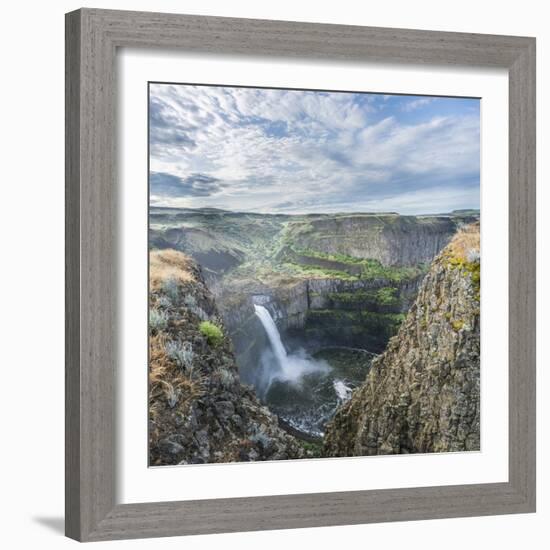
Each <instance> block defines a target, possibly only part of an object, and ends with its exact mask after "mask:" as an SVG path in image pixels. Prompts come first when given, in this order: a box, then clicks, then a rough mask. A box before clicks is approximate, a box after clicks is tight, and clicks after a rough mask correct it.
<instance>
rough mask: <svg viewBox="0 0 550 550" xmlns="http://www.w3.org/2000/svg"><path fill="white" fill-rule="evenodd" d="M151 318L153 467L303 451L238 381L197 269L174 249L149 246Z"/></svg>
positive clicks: (232, 358)
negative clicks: (152, 248) (154, 249)
mask: <svg viewBox="0 0 550 550" xmlns="http://www.w3.org/2000/svg"><path fill="white" fill-rule="evenodd" d="M149 325H150V371H149V373H150V374H149V376H150V383H149V452H150V454H149V460H150V464H151V465H152V466H159V465H167V464H200V463H207V462H233V461H241V462H242V461H249V460H280V459H289V458H301V457H303V456H304V451H303V448H302V446H300V444H299V443H298V442H297V441H296V439H295V438H294V437H292V436H291V435H289V434H287V433H286V432H284V431H283V430H282V429H280V428H279V426H278V421H277V417H276V416H275V415H273V414H272V413H271V412H270V411H269V410H268V409H267V408H266V407H264V406H262V404H261V403H260V402H259V401H258V399H257V397H256V395H255V393H254V391H253V390H252V389H251V388H250V387H248V386H245V385H243V384H242V383H241V381H240V378H239V372H238V369H237V365H236V362H235V356H234V353H233V346H232V344H231V341H230V339H229V337H228V336H227V333H226V330H225V327H224V325H223V322H222V320H221V317H220V315H219V312H218V310H217V308H216V305H215V303H214V299H213V296H212V294H211V292H210V291H209V289H208V288H207V287H206V285H205V283H204V279H203V276H202V273H201V270H200V269H199V268H198V267H197V265H196V263H195V262H194V261H193V260H192V259H191V258H189V257H188V256H185V255H184V254H182V253H180V252H177V251H175V250H157V251H152V252H151V253H150V314H149Z"/></svg>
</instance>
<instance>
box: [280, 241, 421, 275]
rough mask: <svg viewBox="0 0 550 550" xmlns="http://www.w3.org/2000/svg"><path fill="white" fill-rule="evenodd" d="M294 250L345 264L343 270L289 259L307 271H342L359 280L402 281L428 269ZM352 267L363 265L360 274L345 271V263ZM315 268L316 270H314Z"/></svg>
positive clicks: (300, 253) (331, 272) (333, 272)
mask: <svg viewBox="0 0 550 550" xmlns="http://www.w3.org/2000/svg"><path fill="white" fill-rule="evenodd" d="M292 252H293V253H294V254H296V255H298V256H304V257H307V258H310V259H313V260H314V259H316V258H317V259H319V260H327V261H332V262H338V263H340V264H343V268H342V269H341V270H334V269H326V268H323V267H321V266H309V265H308V266H304V265H302V264H299V263H297V262H296V260H293V261H289V260H290V258H289V259H287V263H289V264H291V265H293V266H298V267H299V268H301V270H302V271H305V272H307V273H312V272H315V273H317V272H318V273H320V274H326V276H336V277H337V276H341V274H342V273H345V274H346V277H345V278H347V279H350V278H351V280H357V279H388V280H390V281H395V282H401V281H404V280H406V279H412V278H414V277H416V276H418V275H420V274H421V273H424V272H426V271H427V266H424V265H419V266H415V267H394V266H383V265H382V264H381V263H380V261H378V260H374V259H370V258H354V257H353V256H347V255H345V254H327V253H325V252H319V251H317V250H311V249H298V248H292ZM346 264H347V265H349V266H350V267H352V266H353V267H354V268H357V266H360V267H361V274H360V275H359V276H356V275H352V274H350V273H348V272H347V271H345V265H346ZM313 270H314V271H313ZM335 274H339V275H335Z"/></svg>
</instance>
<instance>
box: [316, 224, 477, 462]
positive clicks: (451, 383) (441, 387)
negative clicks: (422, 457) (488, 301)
mask: <svg viewBox="0 0 550 550" xmlns="http://www.w3.org/2000/svg"><path fill="white" fill-rule="evenodd" d="M479 269H480V265H479V225H478V224H473V225H471V226H468V227H466V228H464V229H462V230H461V231H459V232H458V233H457V235H456V236H455V237H454V238H453V240H452V241H451V242H450V244H449V245H448V246H447V247H446V248H445V249H444V250H443V251H442V252H441V254H440V255H439V256H438V257H437V258H436V259H435V260H434V261H433V263H432V265H431V268H430V270H429V272H428V274H427V275H426V277H425V279H424V281H423V283H422V285H421V287H420V290H419V293H418V296H417V298H416V301H415V302H414V304H413V305H412V307H411V309H410V311H409V313H408V315H407V317H406V319H405V321H404V322H403V324H402V325H401V327H400V329H399V332H398V334H397V335H396V336H394V337H393V338H392V339H391V340H390V341H389V344H388V347H387V349H386V351H385V352H384V353H383V354H382V355H381V356H379V357H378V358H377V359H375V360H374V362H373V365H372V368H371V370H370V372H369V374H368V376H367V379H366V381H365V383H364V384H363V385H362V386H361V387H360V388H358V389H357V390H356V391H355V392H354V393H353V396H352V398H351V399H350V400H349V401H348V402H347V403H345V404H344V405H343V406H342V407H341V408H340V409H339V410H338V411H337V413H336V415H335V417H334V418H333V420H332V421H331V422H330V423H329V425H328V426H327V429H326V437H325V443H324V454H325V455H326V456H358V455H377V454H394V453H427V452H446V451H470V450H479V448H480V416H479V415H480V411H479V396H480V393H479V372H480V365H479V354H480V340H479V335H480V327H479V273H480V271H479Z"/></svg>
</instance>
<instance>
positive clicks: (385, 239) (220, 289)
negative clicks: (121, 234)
mask: <svg viewBox="0 0 550 550" xmlns="http://www.w3.org/2000/svg"><path fill="white" fill-rule="evenodd" d="M478 218H479V216H478V213H477V212H475V211H457V212H452V213H450V214H444V215H435V216H400V215H398V214H395V213H386V214H380V213H376V214H374V213H373V214H368V213H358V214H315V215H271V214H258V213H246V212H244V213H239V212H229V211H224V210H217V209H197V210H192V209H177V208H156V207H152V208H151V211H150V236H149V242H150V248H151V249H152V251H153V252H155V253H159V254H162V253H168V254H170V253H172V252H176V251H177V252H178V253H182V254H183V255H185V257H186V258H188V262H189V263H190V265H193V266H195V267H193V268H192V271H193V272H194V273H195V270H196V275H195V276H194V279H196V280H197V281H199V283H197V284H200V285H201V289H202V290H201V293H202V294H204V295H206V294H208V300H209V301H210V302H211V304H212V305H211V306H209V307H210V309H211V310H212V311H215V314H214V318H215V319H216V321H215V325H216V326H219V327H222V330H223V334H224V338H226V340H227V345H228V348H227V350H226V352H224V354H223V355H224V356H226V360H228V359H227V357H228V356H231V358H232V359H231V363H232V369H233V371H235V372H234V375H235V377H236V379H237V382H236V384H238V387H242V388H247V390H246V391H249V392H251V393H250V394H247V395H249V397H248V398H247V399H252V397H250V396H253V399H254V400H255V401H254V402H255V403H257V404H258V407H260V408H261V407H263V408H265V409H266V411H267V413H269V415H271V416H270V417H269V418H270V420H269V422H267V421H266V422H264V423H263V424H265V425H268V426H271V427H270V428H269V429H268V430H267V431H270V430H271V431H270V433H271V435H270V436H269V437H270V438H271V439H274V440H277V439H278V438H279V439H281V438H282V439H281V440H285V441H286V443H285V445H286V447H288V449H290V450H288V451H286V450H285V451H284V452H283V451H279V454H280V455H281V456H284V457H287V458H296V457H298V456H299V455H300V453H302V454H301V455H300V456H350V455H353V454H377V453H375V452H374V451H373V450H372V449H373V443H372V440H373V438H374V435H372V434H371V436H369V437H370V439H369V444H364V443H358V442H357V441H359V440H361V441H363V439H361V438H362V437H363V435H361V436H359V435H357V432H358V431H361V434H363V431H364V430H363V429H361V430H359V427H358V426H359V425H364V424H365V423H366V422H367V421H366V420H365V419H364V418H363V417H362V419H361V420H357V419H355V420H353V421H352V420H350V419H351V418H352V417H353V418H355V416H357V412H356V411H358V410H364V409H365V408H366V409H368V410H369V411H371V414H374V412H373V410H374V409H379V410H380V411H382V410H384V411H386V413H387V409H385V408H384V407H383V406H382V404H381V402H378V401H375V402H373V403H374V404H373V403H371V401H370V400H365V399H364V398H359V397H356V396H357V395H359V394H361V395H363V394H364V392H365V391H366V390H365V389H364V388H365V384H367V382H366V381H369V380H370V382H368V384H370V386H369V387H371V388H372V387H373V384H375V382H373V381H372V380H371V378H373V377H374V376H375V375H374V374H372V373H376V372H380V369H381V367H380V365H381V357H385V358H386V359H385V361H386V362H388V363H391V364H392V365H393V364H394V363H395V364H396V365H397V364H398V361H397V360H392V361H390V359H389V358H388V354H389V352H390V350H391V349H394V348H395V346H396V344H395V341H396V339H399V340H400V341H402V340H404V339H406V336H407V334H408V333H404V332H403V331H404V328H403V327H404V326H407V327H409V329H408V330H409V331H412V329H411V328H410V320H409V319H410V316H411V314H412V313H411V312H413V311H418V310H419V308H420V307H421V306H420V305H419V300H431V299H432V298H431V297H430V293H434V292H436V291H437V292H439V290H438V289H439V287H437V285H435V284H431V285H428V284H427V283H426V281H428V280H431V279H430V277H432V271H433V269H434V264H433V263H432V262H434V259H435V261H436V262H438V261H439V262H440V261H441V260H439V259H438V258H440V255H441V254H443V253H444V251H446V250H448V248H449V247H450V246H451V245H452V242H453V239H454V238H456V235H457V234H458V233H460V232H462V231H463V230H464V228H465V227H469V226H471V225H472V224H474V226H475V224H476V222H477V220H478ZM478 233H479V230H478ZM477 250H479V245H478V248H477ZM437 265H439V264H437ZM478 265H479V264H478ZM455 267H456V266H455ZM462 271H463V270H461V269H458V270H457V271H456V272H452V273H451V272H449V273H446V272H445V273H443V274H442V275H441V277H443V279H444V280H445V281H447V280H449V281H451V279H450V277H451V276H454V277H455V279H454V280H453V281H454V282H453V281H451V282H448V285H450V286H449V288H448V289H447V297H448V298H449V297H451V296H452V294H453V293H455V292H456V289H457V288H458V286H457V285H458V281H459V280H461V278H463V277H464V276H465V275H464V273H463V272H462ZM466 275H467V273H466ZM457 277H458V279H457ZM439 294H441V293H439ZM161 298H162V296H161ZM463 298H464V296H462V295H459V294H458V295H457V298H456V299H458V300H462V299H463ZM453 299H454V298H453ZM161 302H162V300H161ZM155 303H156V302H155ZM180 307H183V308H185V307H186V305H185V304H180ZM212 308H213V309H212ZM157 309H158V308H157ZM477 309H478V312H479V307H478V308H477ZM447 314H449V315H454V310H452V311H451V313H449V311H444V312H443V313H442V314H441V315H443V318H444V319H446V317H445V315H447ZM478 314H479V313H478ZM198 320H200V319H198ZM447 321H448V320H447ZM453 321H456V322H457V323H458V321H461V322H464V324H465V326H467V327H470V326H475V322H474V321H472V319H470V318H468V320H467V321H466V320H464V319H462V317H461V318H460V319H458V318H457V319H454V318H453ZM419 322H420V321H419ZM422 322H423V323H425V324H426V326H425V327H424V328H425V329H426V328H431V327H432V326H438V323H440V322H441V316H439V317H436V316H433V317H429V316H427V317H425V318H424V319H423V321H422ZM472 323H473V325H472ZM447 324H448V323H447ZM455 325H456V323H455ZM417 328H418V327H417ZM178 330H180V331H181V328H180V329H178ZM453 330H454V329H453ZM461 330H464V329H463V327H461ZM455 332H457V333H459V332H460V331H455ZM176 334H177V331H176V332H174V333H173V336H174V337H176ZM461 334H462V333H461ZM399 335H401V336H399ZM453 335H454V332H449V333H447V332H444V333H442V336H441V339H442V341H445V342H447V341H450V340H449V339H450V338H451V337H453ZM475 337H476V336H475V334H474V339H475ZM180 339H181V338H180ZM408 341H409V348H412V347H414V349H415V350H417V353H419V354H420V355H422V354H421V352H419V351H418V349H420V348H421V347H422V345H424V344H425V343H424V342H417V341H414V342H413V343H411V339H410V338H409V339H408ZM477 341H478V342H479V334H477ZM438 345H440V343H439V344H438ZM392 346H393V347H392ZM409 348H407V349H406V350H405V348H403V349H401V348H399V350H398V351H394V354H397V355H404V356H410V354H411V353H412V352H411V351H410V349H409ZM455 348H456V349H459V348H460V349H462V342H461V343H459V344H457V345H455ZM455 348H453V349H455ZM434 349H436V348H433V347H432V348H431V351H430V353H432V354H433V353H434ZM442 349H443V350H445V349H446V348H445V347H444V346H443V347H442ZM456 349H455V351H456ZM211 351H214V350H211ZM218 352H219V349H218ZM445 353H446V352H445ZM457 353H458V352H457ZM381 354H382V355H381ZM407 354H409V355H407ZM474 356H475V349H473V351H472V350H471V353H470V356H469V362H470V363H471V364H474V363H475V357H474ZM451 359H452V358H448V361H447V363H449V362H451ZM477 365H478V367H477V368H478V369H479V360H478V363H477ZM404 368H405V367H404V366H403V365H400V366H395V369H397V370H398V371H399V372H401V370H403V369H404ZM384 372H386V371H385V370H384ZM478 374H479V370H478V371H477V376H478ZM399 376H401V375H399ZM399 376H398V375H397V374H394V375H393V377H392V380H400V378H399ZM475 376H476V371H475V368H474V370H473V371H472V372H470V378H469V380H470V382H472V380H474V379H475ZM427 380H428V379H427ZM410 381H411V380H410V379H409V378H406V382H403V381H400V382H399V383H398V384H397V386H396V388H398V389H399V390H400V391H401V393H404V389H403V385H404V384H405V385H406V384H408V383H409V382H410ZM411 383H412V382H411ZM432 383H434V384H435V382H434V380H432V379H429V380H428V381H426V382H425V383H424V386H422V384H421V387H422V388H423V390H422V391H428V392H429V391H432V390H430V389H429V387H428V386H427V384H432ZM474 385H475V384H474ZM376 386H377V387H378V382H376ZM435 386H437V384H435ZM380 387H383V385H380ZM415 387H416V386H415ZM461 387H462V386H461ZM462 390H463V393H464V392H465V393H467V394H468V396H469V397H468V400H467V401H465V402H464V403H465V404H464V406H470V405H473V404H474V402H475V401H476V399H477V400H479V396H478V395H477V396H476V394H475V391H473V390H472V389H471V387H470V386H468V385H467V384H465V385H464V387H462ZM239 391H240V390H239ZM242 391H243V392H245V390H244V389H243V390H242ZM395 391H398V390H397V389H396V390H395ZM361 392H363V393H361ZM451 393H452V392H451ZM458 393H460V392H458V390H456V391H455V392H454V393H453V394H452V395H455V397H456V395H458ZM243 395H244V394H243ZM392 395H393V394H392ZM413 397H414V399H413ZM413 397H410V399H411V402H413V401H414V402H416V401H417V399H418V398H419V397H418V395H416V394H415V395H414V396H413ZM230 401H231V400H230ZM447 401H448V402H449V403H450V402H451V401H452V397H449V398H448V400H447ZM455 401H456V399H455ZM367 403H368V404H367ZM352 404H353V406H352ZM449 406H451V405H449ZM346 407H347V408H346ZM350 407H351V408H350ZM433 407H435V405H434V406H433ZM206 408H207V409H208V407H206ZM451 408H452V407H451ZM423 410H424V408H423ZM445 410H447V409H445ZM449 410H450V409H449ZM453 410H454V409H453ZM343 411H347V413H344V412H343ZM350 411H355V412H350ZM267 413H266V414H267ZM213 414H214V413H213ZM426 414H432V416H433V415H434V414H435V413H434V410H431V413H426ZM168 416H170V415H168ZM214 416H215V414H214ZM266 418H267V417H266ZM372 418H374V416H373V417H372ZM389 418H390V417H389V416H387V415H386V417H385V421H386V424H387V425H392V426H397V424H398V423H397V422H396V421H395V419H394V420H392V421H391V422H390V420H389ZM392 418H393V417H392ZM411 418H413V417H411ZM415 418H416V417H415ZM371 421H372V422H375V421H374V420H372V419H371ZM273 422H274V424H273ZM411 422H412V420H411ZM419 422H420V421H419ZM470 424H471V433H474V436H472V437H470V439H468V438H463V439H462V440H461V443H460V444H459V443H456V444H454V443H453V444H450V443H449V444H448V445H447V446H445V445H443V444H440V443H437V444H436V443H434V444H433V445H432V446H431V447H429V446H428V445H424V447H423V446H422V445H419V446H417V447H415V446H414V445H413V444H412V443H411V444H407V445H406V444H404V443H403V444H395V441H394V440H393V439H391V437H393V435H394V433H393V431H392V430H390V432H391V434H393V435H391V434H386V435H387V438H386V439H384V437H383V436H381V435H379V434H378V435H377V436H376V438H375V439H376V441H377V443H376V445H375V447H376V449H377V452H380V453H382V452H384V450H387V451H388V452H419V451H415V449H416V448H418V449H424V448H426V449H428V448H430V449H432V450H445V449H446V448H450V449H454V448H455V447H460V445H462V447H465V446H466V443H465V442H466V440H468V441H469V443H468V446H469V448H474V447H475V445H474V444H473V443H472V441H473V440H474V439H475V421H472V422H470ZM369 425H370V424H369ZM373 425H374V424H373ZM156 426H157V427H158V425H156ZM220 426H221V424H220ZM275 426H276V428H277V430H280V432H277V431H276V430H275ZM399 426H401V427H400V428H399V429H400V430H401V432H399V433H402V432H403V431H404V428H403V425H402V424H399ZM437 426H438V427H439V426H440V424H437ZM441 426H443V424H441ZM445 426H447V425H445ZM432 427H433V426H432ZM447 428H449V426H447ZM447 428H446V429H447ZM222 429H223V426H222ZM327 429H328V430H329V431H328V432H326V430H327ZM395 429H397V428H395ZM434 429H435V428H434ZM449 429H450V428H449ZM262 430H263V432H266V428H262ZM183 431H185V430H183ZM343 432H345V433H346V438H347V439H346V441H345V442H344V439H339V438H338V437H336V436H335V433H338V434H340V433H343ZM367 432H368V429H367ZM178 433H180V434H181V433H182V429H178ZM243 433H244V434H245V435H246V433H247V432H246V430H245V432H242V433H240V435H241V436H242V435H243ZM352 434H355V435H352ZM165 435H166V434H165ZM283 436H284V437H283ZM159 437H160V436H159ZM167 437H169V434H168V435H167ZM285 437H287V438H290V439H288V440H286V439H284V438H285ZM342 437H343V436H342ZM400 437H401V436H400ZM403 437H404V436H403ZM407 437H408V436H407ZM161 439H163V440H165V439H166V437H164V438H161ZM206 439H209V437H207V438H206ZM244 439H246V437H244ZM410 439H411V440H415V438H414V437H413V436H411V437H410ZM159 440H160V439H159ZM390 441H391V444H390V443H389V442H390ZM407 441H409V440H407ZM289 442H290V443H289ZM453 445H454V446H453ZM181 446H183V447H185V445H183V444H181ZM279 447H280V448H282V447H281V445H279ZM286 447H285V448H286ZM155 448H157V449H158V448H159V447H158V444H157V446H156V447H155ZM237 454H238V453H237ZM203 455H204V453H203ZM203 455H201V456H203ZM252 455H253V457H255V456H256V455H257V456H258V458H257V459H259V460H261V459H270V458H269V456H268V455H267V454H266V453H265V452H263V451H262V452H260V450H259V449H258V448H255V452H254V453H252ZM208 456H209V458H208V460H210V461H211V460H214V459H213V455H212V454H211V453H210V454H209V455H208ZM178 458H179V457H178ZM218 458H220V457H218ZM220 459H221V458H220ZM251 459H255V458H251ZM154 460H156V461H157V462H159V461H160V463H165V461H166V460H167V458H166V454H164V455H163V454H162V453H160V454H159V452H158V451H157V454H155V455H154ZM181 460H184V459H183V458H182V459H181ZM205 460H206V459H205ZM208 460H207V461H208ZM215 460H217V459H215ZM170 463H173V462H170Z"/></svg>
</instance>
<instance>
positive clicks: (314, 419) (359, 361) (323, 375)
mask: <svg viewBox="0 0 550 550" xmlns="http://www.w3.org/2000/svg"><path fill="white" fill-rule="evenodd" d="M254 310H255V313H256V316H257V317H258V318H259V319H260V322H261V323H262V326H263V328H264V330H265V332H266V335H267V338H268V341H269V347H266V349H265V350H264V351H263V353H262V357H261V364H260V366H259V368H260V369H261V373H260V376H259V377H258V382H257V385H256V390H257V392H258V394H259V395H260V397H261V398H262V400H263V401H264V402H265V403H266V405H267V406H268V407H269V408H270V410H272V411H273V412H274V413H275V414H277V415H278V416H279V419H280V421H281V425H282V426H283V427H286V428H287V429H288V431H290V432H291V433H292V434H293V435H295V436H297V437H299V438H301V439H304V440H306V441H320V440H321V439H322V437H323V435H324V427H325V424H326V423H327V422H328V421H329V420H330V419H331V418H332V416H333V415H334V413H335V412H336V409H337V408H338V407H339V406H340V405H341V404H342V403H343V402H345V401H346V400H347V399H349V398H350V397H351V393H352V391H353V389H354V388H355V387H357V386H358V385H360V384H361V383H362V382H363V381H364V380H365V377H366V375H367V373H368V371H369V368H370V365H371V362H372V359H373V358H374V357H375V355H374V354H372V353H370V352H368V351H366V350H360V349H352V348H341V347H338V348H336V347H326V348H323V349H322V350H320V351H319V352H317V353H315V354H314V355H309V354H308V353H306V351H305V350H303V349H297V350H294V351H291V352H288V351H287V349H286V348H285V346H284V343H283V341H282V338H281V334H280V332H279V330H278V328H277V325H276V324H275V321H274V320H273V317H272V316H271V314H270V312H269V310H268V309H267V308H266V307H265V306H264V305H260V304H255V305H254Z"/></svg>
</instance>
